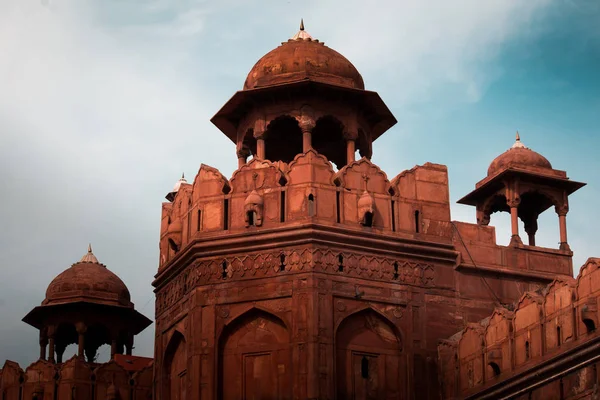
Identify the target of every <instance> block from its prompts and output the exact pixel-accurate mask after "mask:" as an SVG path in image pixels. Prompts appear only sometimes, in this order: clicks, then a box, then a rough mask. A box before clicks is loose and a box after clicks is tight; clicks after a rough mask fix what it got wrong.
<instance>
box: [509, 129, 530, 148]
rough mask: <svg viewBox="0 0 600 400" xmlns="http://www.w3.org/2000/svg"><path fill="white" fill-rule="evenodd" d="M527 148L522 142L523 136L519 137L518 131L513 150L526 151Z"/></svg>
mask: <svg viewBox="0 0 600 400" xmlns="http://www.w3.org/2000/svg"><path fill="white" fill-rule="evenodd" d="M526 148H527V147H526V146H525V145H524V144H523V143H522V142H521V135H519V131H517V138H516V140H515V144H513V145H512V147H511V149H526Z"/></svg>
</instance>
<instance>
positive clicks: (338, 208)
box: [335, 192, 341, 224]
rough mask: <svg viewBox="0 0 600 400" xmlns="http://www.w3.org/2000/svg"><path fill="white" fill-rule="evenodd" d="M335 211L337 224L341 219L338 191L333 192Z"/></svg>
mask: <svg viewBox="0 0 600 400" xmlns="http://www.w3.org/2000/svg"><path fill="white" fill-rule="evenodd" d="M335 211H336V222H337V223H338V224H339V223H340V221H341V218H340V214H341V210H340V192H335Z"/></svg>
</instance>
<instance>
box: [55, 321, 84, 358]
mask: <svg viewBox="0 0 600 400" xmlns="http://www.w3.org/2000/svg"><path fill="white" fill-rule="evenodd" d="M54 337H55V339H54V351H55V353H56V357H55V360H56V362H57V363H62V362H65V361H67V360H68V359H69V358H71V357H72V356H73V354H77V348H78V347H77V343H78V339H79V334H78V333H77V330H76V329H75V325H74V324H72V323H61V324H60V325H58V328H57V329H56V334H55V336H54ZM67 348H68V349H69V351H68V352H66V351H67ZM71 353H73V354H71ZM65 354H66V356H67V357H68V358H65Z"/></svg>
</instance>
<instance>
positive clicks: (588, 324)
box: [583, 318, 596, 333]
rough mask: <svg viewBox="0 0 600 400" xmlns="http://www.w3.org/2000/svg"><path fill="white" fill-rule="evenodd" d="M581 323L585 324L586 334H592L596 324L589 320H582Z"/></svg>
mask: <svg viewBox="0 0 600 400" xmlns="http://www.w3.org/2000/svg"><path fill="white" fill-rule="evenodd" d="M583 323H584V324H585V329H586V331H587V333H592V332H594V331H595V330H596V324H595V323H594V321H592V320H591V319H589V318H584V319H583Z"/></svg>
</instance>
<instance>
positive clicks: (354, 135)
mask: <svg viewBox="0 0 600 400" xmlns="http://www.w3.org/2000/svg"><path fill="white" fill-rule="evenodd" d="M343 135H344V139H346V140H353V141H356V140H357V139H358V131H356V130H354V129H346V130H344V133H343Z"/></svg>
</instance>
